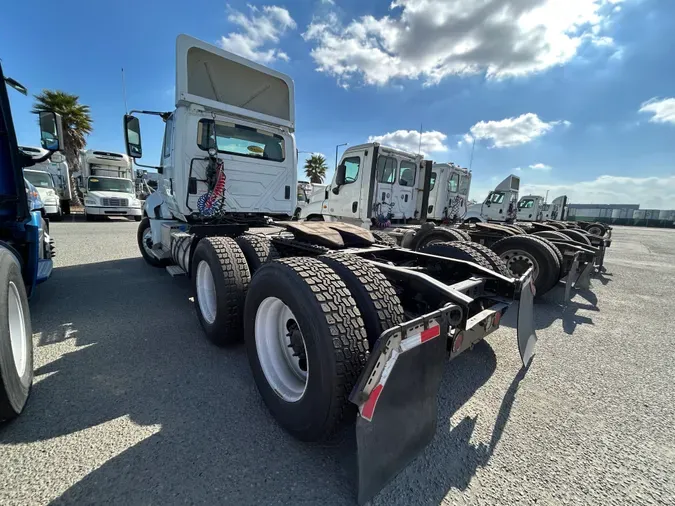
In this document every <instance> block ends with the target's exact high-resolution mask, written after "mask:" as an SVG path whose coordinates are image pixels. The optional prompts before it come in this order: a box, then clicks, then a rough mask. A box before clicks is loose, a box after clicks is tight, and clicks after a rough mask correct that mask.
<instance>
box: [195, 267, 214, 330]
mask: <svg viewBox="0 0 675 506" xmlns="http://www.w3.org/2000/svg"><path fill="white" fill-rule="evenodd" d="M196 283H197V301H198V302H199V311H200V312H201V314H202V318H204V320H205V321H206V322H207V323H208V324H213V322H214V321H216V284H215V282H214V281H213V274H212V273H211V267H209V264H208V263H207V262H206V261H205V260H202V261H201V262H199V265H198V266H197V280H196Z"/></svg>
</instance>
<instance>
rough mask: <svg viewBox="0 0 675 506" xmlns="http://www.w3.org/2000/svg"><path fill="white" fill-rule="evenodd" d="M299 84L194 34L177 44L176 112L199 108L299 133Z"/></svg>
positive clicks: (182, 38) (177, 40)
mask: <svg viewBox="0 0 675 506" xmlns="http://www.w3.org/2000/svg"><path fill="white" fill-rule="evenodd" d="M294 100H295V96H294V87H293V80H292V79H291V78H290V77H289V76H287V75H285V74H282V73H281V72H277V71H276V70H272V69H270V68H267V67H265V66H263V65H259V64H257V63H255V62H252V61H250V60H247V59H246V58H242V57H241V56H237V55H236V54H233V53H230V52H229V51H225V50H223V49H219V48H217V47H215V46H212V45H210V44H207V43H206V42H203V41H201V40H199V39H195V38H194V37H190V36H189V35H183V34H181V35H179V36H178V38H177V39H176V107H178V106H180V105H190V104H199V105H202V106H204V107H206V108H210V109H215V110H219V111H224V112H229V113H231V114H237V115H239V116H244V117H248V118H252V119H257V120H259V121H264V122H266V123H271V124H274V125H278V126H284V127H286V128H288V129H289V130H290V131H291V132H292V131H294V130H295V103H294Z"/></svg>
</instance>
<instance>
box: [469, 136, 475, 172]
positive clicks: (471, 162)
mask: <svg viewBox="0 0 675 506" xmlns="http://www.w3.org/2000/svg"><path fill="white" fill-rule="evenodd" d="M474 149H476V138H475V137H474V138H473V144H472V145H471V158H470V159H469V172H471V167H472V166H473V151H474Z"/></svg>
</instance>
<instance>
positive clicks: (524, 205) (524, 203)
mask: <svg viewBox="0 0 675 506" xmlns="http://www.w3.org/2000/svg"><path fill="white" fill-rule="evenodd" d="M533 207H534V200H532V199H524V200H521V201H520V202H519V203H518V209H532V208H533Z"/></svg>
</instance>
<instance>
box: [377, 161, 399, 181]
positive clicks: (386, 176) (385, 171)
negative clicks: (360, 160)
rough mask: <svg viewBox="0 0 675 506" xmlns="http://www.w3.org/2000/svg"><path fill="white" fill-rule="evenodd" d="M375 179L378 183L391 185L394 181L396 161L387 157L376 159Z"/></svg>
mask: <svg viewBox="0 0 675 506" xmlns="http://www.w3.org/2000/svg"><path fill="white" fill-rule="evenodd" d="M376 178H377V182H378V183H387V184H392V183H393V182H394V181H396V160H395V159H394V158H391V157H389V156H380V157H379V158H378V159H377V168H376Z"/></svg>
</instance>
